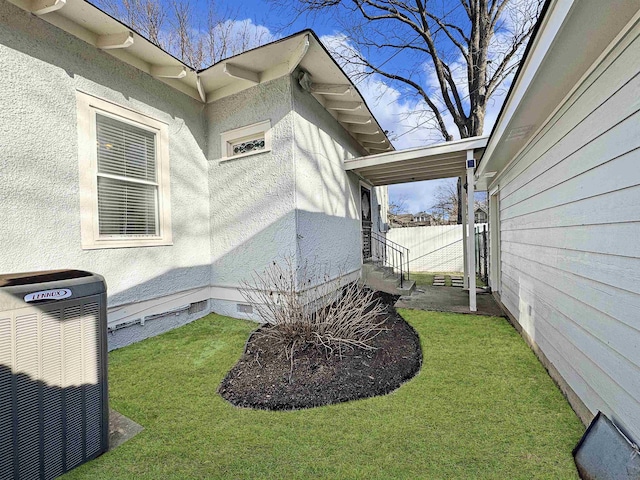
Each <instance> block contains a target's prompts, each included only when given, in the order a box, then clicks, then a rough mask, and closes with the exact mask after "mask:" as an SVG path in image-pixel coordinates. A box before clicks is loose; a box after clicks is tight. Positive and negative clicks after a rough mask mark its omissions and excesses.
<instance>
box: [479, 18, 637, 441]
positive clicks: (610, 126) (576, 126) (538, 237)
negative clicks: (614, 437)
mask: <svg viewBox="0 0 640 480" xmlns="http://www.w3.org/2000/svg"><path fill="white" fill-rule="evenodd" d="M639 34H640V29H639V28H638V27H637V26H636V28H634V29H633V30H632V31H631V32H630V33H629V34H628V35H627V36H626V38H624V39H621V41H620V43H619V44H618V46H617V47H616V48H615V49H614V50H613V52H612V53H610V54H608V55H606V56H604V57H603V58H602V59H601V62H600V63H599V64H597V65H596V68H595V70H594V71H593V73H591V74H590V75H589V76H588V77H586V78H585V79H584V80H583V81H582V83H581V84H580V85H577V86H576V90H575V91H574V92H573V93H572V95H571V96H570V97H569V98H567V99H566V101H565V102H564V104H562V105H561V106H560V107H559V109H558V111H557V112H556V113H555V114H554V116H553V118H551V119H550V120H549V122H548V124H547V125H546V126H544V128H543V129H542V130H541V131H540V132H539V133H538V134H537V135H536V136H535V138H533V139H532V140H531V142H530V143H529V144H528V145H527V146H526V147H525V148H524V149H523V151H522V153H521V154H520V155H519V156H518V157H517V158H515V159H514V162H513V163H512V164H511V165H510V166H509V168H508V169H507V170H506V171H503V172H500V174H499V176H498V177H497V179H496V180H497V182H498V183H499V185H500V190H499V212H496V211H492V212H490V215H491V216H494V215H498V216H499V217H498V218H499V224H500V259H501V262H500V278H501V282H500V298H501V300H502V302H503V304H504V305H505V306H506V307H507V309H508V310H509V312H511V314H512V315H513V317H514V318H515V319H516V320H517V321H518V323H519V324H520V326H521V327H522V329H523V330H524V331H525V332H526V334H527V336H528V337H529V338H530V339H531V340H532V341H533V342H535V344H536V345H537V346H538V347H539V348H540V350H541V351H542V352H543V353H544V355H545V356H546V357H547V359H548V360H549V362H550V363H551V364H552V365H553V367H554V368H555V369H557V371H558V373H559V375H561V376H562V378H563V379H564V380H565V381H566V383H567V384H568V386H569V387H570V388H571V389H572V390H573V391H574V392H575V393H576V394H577V395H578V397H579V398H580V399H581V400H582V402H584V405H585V406H586V408H587V409H588V412H584V411H580V410H578V413H579V414H580V415H581V417H582V418H583V420H586V421H589V420H590V416H591V415H593V414H595V413H596V412H597V411H598V410H601V411H603V412H604V413H605V414H606V415H608V416H609V417H611V418H612V419H613V420H614V421H615V422H616V423H617V424H618V425H620V426H621V427H622V428H623V429H625V430H626V431H627V432H628V433H630V434H631V436H632V438H634V439H635V440H636V441H638V439H640V400H639V399H640V316H639V315H638V312H640V276H639V275H638V272H640V243H639V242H638V238H640V169H639V168H638V165H639V164H640V136H639V135H638V132H639V131H640V75H639V74H638V72H639V71H640V39H639V38H638V35H639ZM494 205H495V204H494Z"/></svg>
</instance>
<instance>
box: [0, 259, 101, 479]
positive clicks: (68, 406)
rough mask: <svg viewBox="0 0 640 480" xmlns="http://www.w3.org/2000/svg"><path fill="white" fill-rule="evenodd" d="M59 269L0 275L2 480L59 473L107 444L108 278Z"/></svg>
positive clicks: (0, 457)
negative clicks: (106, 286)
mask: <svg viewBox="0 0 640 480" xmlns="http://www.w3.org/2000/svg"><path fill="white" fill-rule="evenodd" d="M54 273H55V275H52V274H51V273H50V272H44V273H43V274H42V275H39V274H38V273H34V274H19V275H18V276H17V277H18V279H17V280H15V279H11V278H8V277H10V276H6V275H5V276H0V479H5V478H7V479H38V478H39V479H53V478H56V477H58V476H60V475H62V474H63V473H65V472H67V471H69V470H71V469H72V468H74V467H76V466H78V465H80V464H82V463H84V462H86V461H88V460H90V459H92V458H94V457H96V456H98V455H100V454H101V453H103V452H105V451H106V450H107V447H108V423H109V421H108V405H107V378H106V361H107V356H106V290H105V286H104V281H103V280H102V277H99V276H97V275H92V274H89V273H87V274H86V275H78V274H77V273H78V272H77V271H75V272H72V273H70V275H69V277H70V278H68V279H65V278H64V272H54ZM25 278H29V279H30V280H33V282H34V283H28V282H24V281H22V280H23V279H25ZM2 285H3V286H2ZM60 291H64V294H63V295H62V294H55V293H53V294H50V295H42V296H40V295H38V294H41V293H43V292H45V293H47V292H60ZM56 296H59V297H62V298H63V299H61V300H53V299H52V298H56ZM41 297H42V298H47V300H44V301H42V300H40V301H37V300H35V301H33V302H30V301H29V299H32V298H41ZM25 299H27V300H26V301H25Z"/></svg>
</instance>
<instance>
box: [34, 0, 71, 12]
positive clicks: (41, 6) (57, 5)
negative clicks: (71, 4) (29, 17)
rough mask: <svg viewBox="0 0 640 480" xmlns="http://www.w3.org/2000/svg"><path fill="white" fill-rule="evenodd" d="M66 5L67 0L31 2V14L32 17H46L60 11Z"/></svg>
mask: <svg viewBox="0 0 640 480" xmlns="http://www.w3.org/2000/svg"><path fill="white" fill-rule="evenodd" d="M66 4H67V0H33V1H32V2H31V13H33V14H34V15H46V14H47V13H51V12H55V11H56V10H60V9H61V8H62V7H64V6H65V5H66Z"/></svg>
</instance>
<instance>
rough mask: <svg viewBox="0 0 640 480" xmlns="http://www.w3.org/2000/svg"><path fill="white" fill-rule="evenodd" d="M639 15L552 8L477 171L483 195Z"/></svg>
mask: <svg viewBox="0 0 640 480" xmlns="http://www.w3.org/2000/svg"><path fill="white" fill-rule="evenodd" d="M639 10H640V4H639V3H638V0H620V1H619V2H616V6H615V8H612V6H611V5H610V3H609V2H603V1H602V0H580V1H575V0H550V1H549V2H548V4H547V6H546V11H545V12H544V16H543V17H542V18H540V20H539V27H538V31H537V32H536V35H535V37H534V38H533V39H532V40H531V42H532V43H531V45H530V46H529V48H528V51H527V53H526V56H525V58H524V59H523V60H522V62H523V63H522V66H521V68H520V71H519V72H518V75H517V77H516V79H515V80H514V83H513V86H512V87H511V90H510V91H509V95H508V97H507V99H506V101H505V103H504V105H503V107H502V110H501V112H500V115H499V117H498V119H497V121H496V124H495V126H494V128H493V131H492V132H491V135H490V137H489V143H488V144H487V148H486V150H485V153H484V155H483V156H482V158H481V160H480V165H479V166H478V169H477V170H476V178H477V187H478V188H479V189H482V190H486V189H487V188H488V186H489V185H490V184H491V182H493V181H494V178H495V179H497V177H495V172H498V173H499V172H500V171H501V170H502V169H503V168H504V167H505V166H506V165H507V164H508V163H509V162H511V161H512V160H513V159H514V158H515V157H516V156H517V155H518V153H519V152H521V151H522V150H523V149H524V148H526V146H527V145H528V143H529V142H530V141H531V140H532V139H533V138H534V137H535V135H536V133H537V132H538V131H539V130H540V129H541V128H543V127H544V125H545V124H546V122H547V121H548V120H549V118H550V117H551V116H552V115H553V114H554V113H555V111H556V110H557V109H558V108H559V107H560V106H561V105H562V103H563V100H564V99H565V98H566V97H567V95H568V94H569V93H570V92H571V91H572V90H573V89H574V88H575V86H576V85H577V84H578V83H579V82H580V79H581V78H582V77H583V76H584V75H585V73H586V72H587V71H588V70H589V69H590V67H591V66H592V64H593V63H594V62H595V61H596V60H597V59H598V57H599V56H600V55H601V54H602V52H603V51H604V50H605V49H606V48H607V46H608V45H609V44H610V43H611V42H612V41H613V40H614V38H615V37H616V35H618V33H619V32H620V31H621V29H623V28H624V27H625V25H627V23H628V22H629V21H630V20H631V19H632V18H633V16H634V15H636V14H637V13H638V11H639ZM489 173H494V175H488V174H489Z"/></svg>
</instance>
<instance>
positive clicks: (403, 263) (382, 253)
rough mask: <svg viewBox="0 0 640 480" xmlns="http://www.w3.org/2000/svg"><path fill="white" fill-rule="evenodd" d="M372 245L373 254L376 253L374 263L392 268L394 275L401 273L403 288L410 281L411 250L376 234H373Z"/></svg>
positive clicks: (401, 285)
mask: <svg viewBox="0 0 640 480" xmlns="http://www.w3.org/2000/svg"><path fill="white" fill-rule="evenodd" d="M371 244H372V245H371V247H372V248H371V251H372V254H373V252H374V251H375V253H376V256H375V260H374V261H375V262H376V263H379V264H382V266H385V267H391V269H392V271H393V273H396V272H397V273H399V274H400V288H402V287H403V285H404V282H405V281H408V280H409V249H408V248H407V247H405V246H403V245H400V244H398V243H396V242H393V241H391V240H388V239H387V238H386V237H383V236H381V235H378V234H377V233H376V232H371ZM374 246H375V247H377V248H374ZM372 257H373V255H372Z"/></svg>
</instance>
